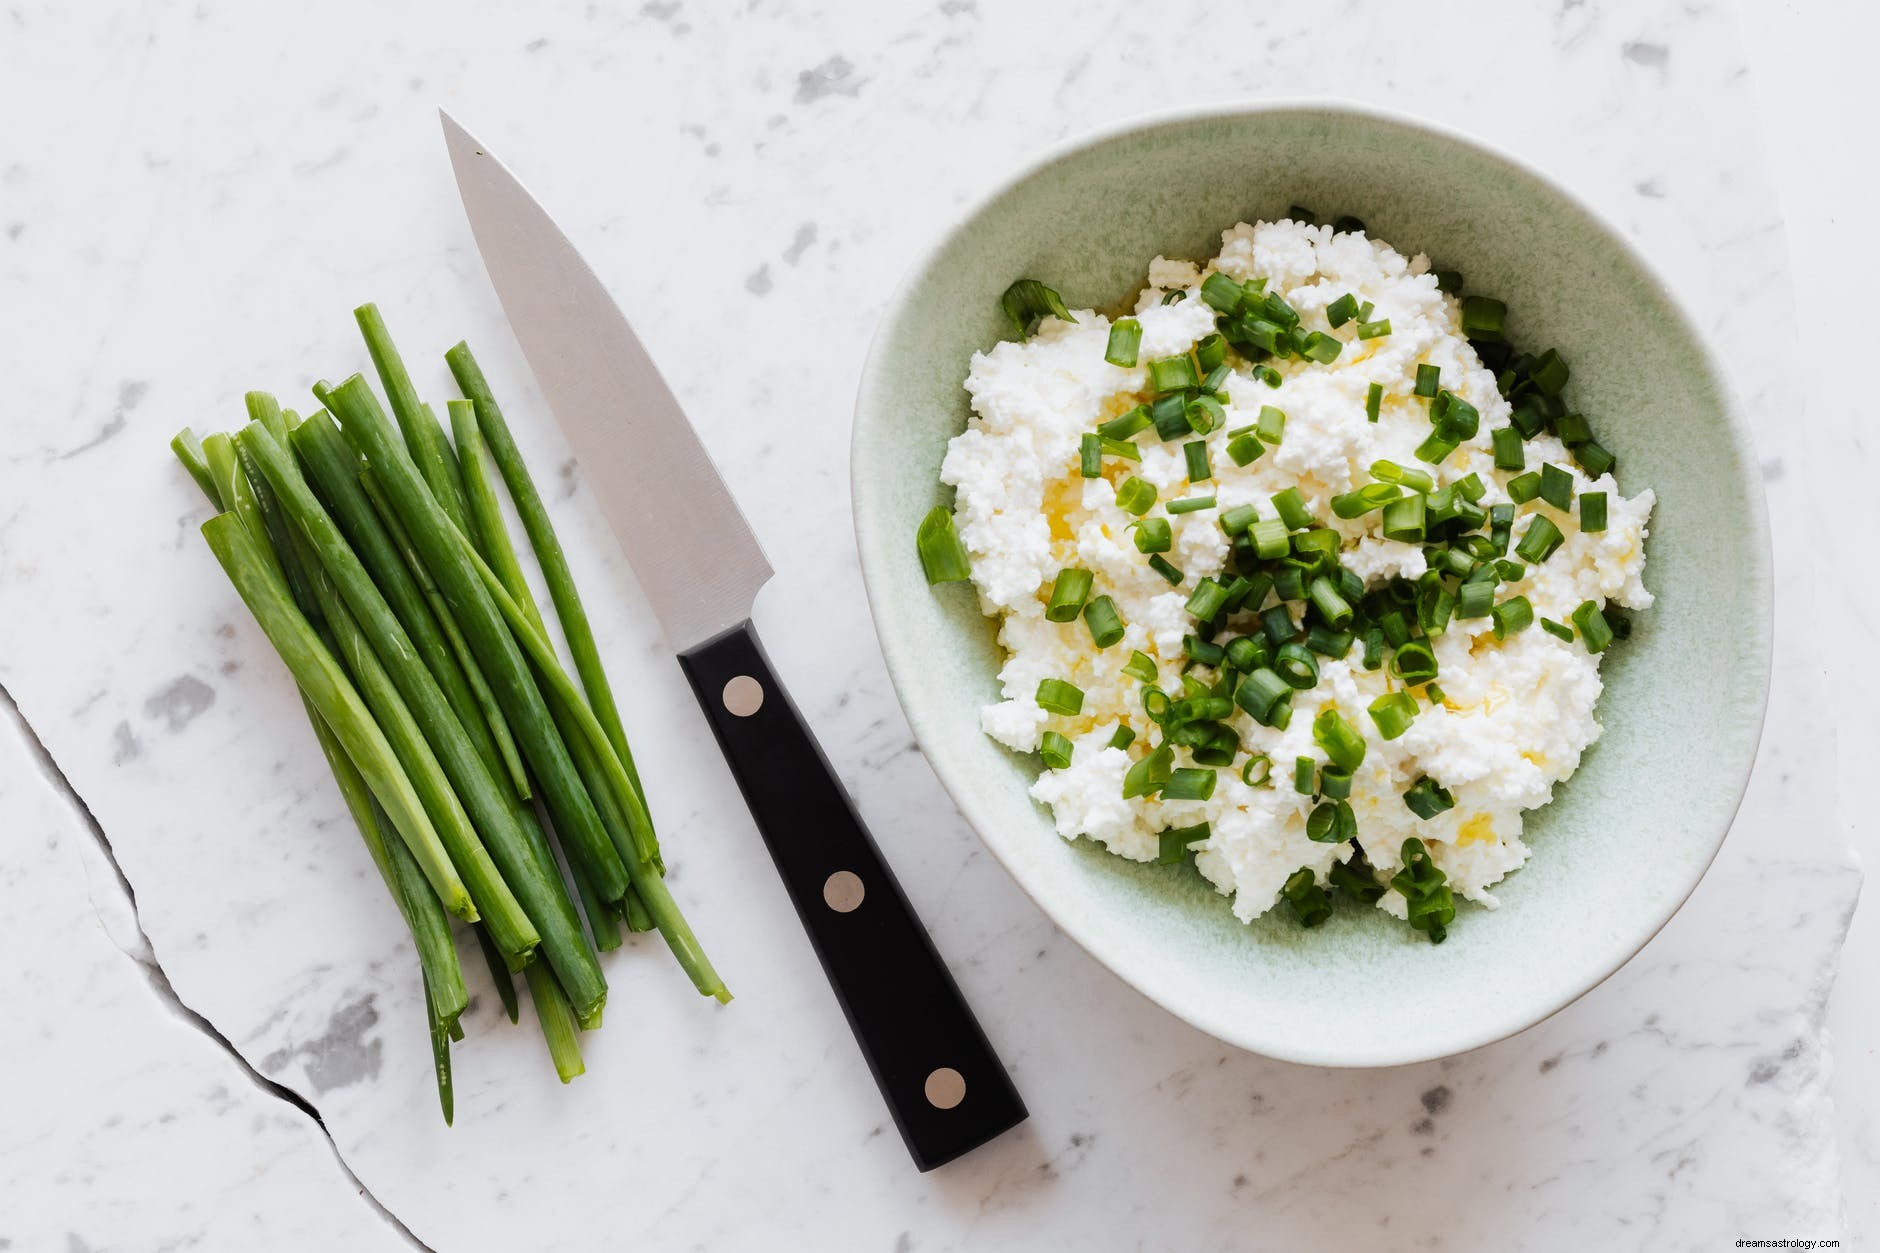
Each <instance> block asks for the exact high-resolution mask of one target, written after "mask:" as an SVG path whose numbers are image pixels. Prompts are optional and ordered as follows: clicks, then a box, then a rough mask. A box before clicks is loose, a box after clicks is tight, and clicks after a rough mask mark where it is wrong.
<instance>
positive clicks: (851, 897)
mask: <svg viewBox="0 0 1880 1253" xmlns="http://www.w3.org/2000/svg"><path fill="white" fill-rule="evenodd" d="M866 894H867V889H866V888H865V887H864V886H863V885H862V876H860V875H858V874H856V873H855V872H854V871H853V870H838V871H836V872H835V873H834V874H832V875H830V876H829V877H828V878H827V879H824V880H823V903H824V904H825V905H827V906H829V908H831V909H833V910H835V911H836V912H837V913H838V914H850V913H854V912H855V911H856V910H857V909H860V908H861V906H862V897H863V896H864V895H866Z"/></svg>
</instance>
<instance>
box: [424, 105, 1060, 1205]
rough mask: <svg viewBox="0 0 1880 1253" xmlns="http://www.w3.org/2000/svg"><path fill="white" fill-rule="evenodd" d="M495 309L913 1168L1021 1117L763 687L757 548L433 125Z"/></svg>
mask: <svg viewBox="0 0 1880 1253" xmlns="http://www.w3.org/2000/svg"><path fill="white" fill-rule="evenodd" d="M443 121H444V135H445V139H446V141H447V143H448V144H449V147H450V160H451V165H452V167H453V168H454V169H455V171H456V174H457V187H458V190H459V192H460V193H461V194H462V196H463V203H464V209H465V210H466V211H467V212H468V214H469V217H470V227H471V230H472V231H473V232H474V233H475V235H476V241H477V248H478V249H479V250H480V251H481V252H482V254H483V262H484V265H485V266H486V267H487V268H488V270H489V274H490V281H491V282H492V283H493V284H494V285H495V287H496V294H497V297H498V298H499V299H500V300H501V301H502V305H503V312H504V313H506V314H507V315H508V317H509V324H510V326H511V327H512V328H513V329H514V330H515V333H516V339H517V340H518V341H519V342H520V343H521V345H522V351H523V355H524V356H526V357H527V358H528V360H529V366H530V368H531V369H532V370H534V372H535V377H536V381H537V382H538V383H539V384H540V385H541V388H542V394H543V395H544V396H545V397H546V398H547V400H548V404H549V408H550V409H551V410H553V412H554V414H555V418H556V420H557V421H558V422H559V423H560V424H561V429H562V432H563V434H565V435H566V436H567V438H568V443H569V444H570V445H571V446H572V447H573V448H574V451H575V454H576V456H577V457H578V458H579V459H580V463H581V466H582V473H583V474H584V475H585V476H586V478H587V481H588V483H589V484H590V485H591V486H592V487H593V489H594V494H595V496H596V498H597V499H598V500H599V502H600V507H601V512H602V513H603V514H605V515H606V517H607V521H608V524H609V525H610V526H611V527H612V528H613V532H614V536H615V538H616V539H618V540H619V541H620V546H621V547H622V548H623V549H625V550H626V554H627V558H628V560H630V561H631V562H632V563H633V569H634V573H636V574H637V575H638V576H639V580H640V585H641V587H643V588H644V589H645V591H646V597H647V599H648V600H649V601H651V602H652V605H653V609H654V611H655V612H656V613H657V614H658V615H659V620H660V624H661V625H662V626H663V627H664V628H665V631H666V637H667V639H668V640H669V641H670V642H671V643H672V645H673V647H674V648H675V649H676V650H677V651H678V654H679V665H680V666H681V667H682V668H683V669H684V670H685V675H686V678H687V679H689V680H690V681H691V683H692V691H693V693H694V694H695V695H696V696H697V697H698V702H699V704H700V706H702V707H703V708H704V710H705V716H706V718H707V719H709V720H710V722H711V726H712V731H713V732H714V733H715V734H716V735H717V737H718V745H719V747H720V748H721V749H722V750H723V751H724V755H725V759H726V761H728V762H729V763H730V765H731V772H732V774H733V775H734V776H735V777H736V778H737V781H738V787H739V788H740V789H741V790H742V791H743V793H744V800H745V803H746V804H748V805H749V806H750V809H751V814H752V816H753V817H755V818H756V819H757V826H758V829H759V830H760V831H761V832H763V836H764V843H765V844H766V845H768V846H769V848H770V855H771V857H772V858H773V859H774V860H775V862H776V864H777V871H778V873H779V874H781V875H782V876H783V882H784V886H785V887H786V888H787V889H788V891H789V893H790V899H791V901H792V902H793V903H794V904H795V905H796V912H797V916H798V917H799V918H801V919H802V921H803V926H804V929H805V930H807V931H808V932H809V936H810V940H811V942H812V943H813V944H814V945H815V948H816V956H817V957H818V958H820V959H821V960H822V966H823V970H824V972H825V973H826V974H827V975H828V976H829V982H830V984H831V986H832V987H834V989H835V993H836V1000H837V1001H838V1002H839V1003H840V1004H841V1006H842V1012H843V1013H844V1014H845V1015H847V1017H848V1020H849V1027H850V1029H851V1030H852V1031H854V1033H855V1039H856V1042H857V1043H858V1044H860V1045H861V1048H862V1055H863V1056H864V1057H865V1058H866V1059H867V1061H868V1066H869V1069H870V1070H872V1071H873V1072H874V1076H875V1082H876V1083H877V1084H878V1085H880V1088H881V1093H882V1096H884V1097H885V1098H886V1099H887V1102H888V1108H889V1110H890V1111H891V1112H892V1113H893V1115H894V1122H895V1126H897V1127H899V1128H900V1131H901V1137H902V1139H904V1140H905V1141H906V1142H907V1148H908V1152H910V1153H911V1154H913V1157H914V1162H915V1164H916V1165H917V1166H919V1168H920V1169H921V1170H931V1169H933V1168H934V1167H935V1166H939V1165H941V1164H943V1163H945V1162H948V1161H951V1160H952V1159H953V1158H955V1157H958V1156H959V1155H960V1154H962V1153H964V1152H966V1151H968V1150H969V1149H973V1148H976V1147H978V1146H979V1145H981V1144H983V1143H985V1142H986V1141H987V1140H990V1139H992V1138H993V1137H994V1136H996V1135H998V1134H999V1133H1000V1132H1002V1131H1006V1130H1008V1129H1009V1128H1011V1127H1014V1126H1016V1125H1017V1124H1019V1123H1021V1122H1023V1121H1024V1120H1025V1105H1024V1102H1023V1101H1021V1100H1020V1099H1019V1095H1018V1091H1017V1089H1016V1088H1014V1087H1013V1086H1012V1081H1011V1079H1010V1078H1009V1077H1008V1076H1007V1074H1006V1072H1005V1067H1004V1066H1003V1065H1001V1064H1000V1062H999V1059H998V1057H997V1056H996V1055H994V1053H993V1051H992V1046H991V1044H989V1043H988V1042H987V1040H986V1035H985V1032H983V1031H981V1030H980V1027H979V1023H978V1021H977V1020H975V1019H974V1017H973V1013H972V1010H970V1009H969V1008H967V1005H966V1001H965V1000H964V998H962V997H961V996H960V991H959V988H958V987H957V986H955V985H954V982H953V978H952V976H951V975H949V974H948V973H947V968H946V966H945V964H944V963H942V962H941V960H940V955H939V954H938V953H937V952H935V951H934V947H933V941H932V940H931V939H929V938H928V935H927V931H926V928H924V927H923V926H921V924H920V920H919V919H918V918H917V917H915V915H914V910H913V907H912V906H911V905H909V904H908V901H907V897H906V896H905V895H904V894H903V893H902V891H901V886H900V884H898V883H896V882H895V879H894V875H893V874H892V873H891V872H890V871H889V870H888V866H887V863H886V862H884V861H883V860H882V857H881V852H880V850H879V849H877V848H876V847H875V842H874V840H873V839H872V838H871V837H870V836H869V834H868V832H867V831H866V830H865V829H864V828H863V826H862V823H861V819H860V818H859V817H858V816H857V815H856V813H855V808H854V806H853V805H852V804H850V802H849V798H848V796H847V794H846V793H844V791H843V790H842V785H841V784H840V783H838V782H837V781H836V777H835V775H834V773H833V772H832V771H831V770H830V769H829V762H828V759H827V758H825V757H824V756H823V753H822V750H821V748H819V747H818V746H817V744H816V741H815V739H814V738H813V737H812V736H811V735H810V733H809V729H808V728H807V727H806V726H804V724H803V719H802V716H801V715H800V714H798V713H797V710H796V706H795V704H794V703H793V702H792V701H791V700H790V697H789V694H788V693H787V692H785V691H784V690H783V686H782V685H781V684H780V683H778V682H777V679H776V676H775V675H774V674H772V673H771V669H770V662H769V660H768V659H767V658H766V657H765V655H764V650H763V648H762V646H761V645H759V643H758V642H757V632H756V631H755V629H753V627H752V626H751V621H750V615H751V604H752V601H753V600H754V599H755V598H756V596H757V590H758V589H759V588H760V587H762V586H763V585H764V582H765V581H766V580H767V579H769V578H770V574H771V570H770V563H769V562H768V561H766V560H765V559H764V553H763V550H762V549H761V548H760V547H758V543H757V537H756V536H755V535H753V534H752V533H751V528H750V525H749V523H747V522H746V521H745V520H744V515H743V514H742V513H741V512H740V511H739V509H738V505H737V502H736V501H735V500H733V499H732V498H731V492H730V490H729V489H728V488H726V486H725V483H724V480H723V479H721V478H720V477H719V476H718V471H717V470H716V469H715V468H714V467H713V465H712V461H711V457H710V456H709V455H708V454H707V453H706V451H705V448H704V446H703V445H702V444H700V443H699V439H698V436H697V434H696V433H695V432H694V431H693V429H692V425H691V423H689V422H687V421H686V417H685V414H684V413H683V412H681V411H680V409H679V402H678V401H677V400H675V399H674V398H673V395H672V391H671V389H669V388H668V387H667V386H666V382H665V380H664V379H662V378H661V377H660V375H659V370H658V368H657V367H655V366H654V364H653V360H652V358H651V357H649V356H648V355H647V353H646V349H645V348H643V347H641V345H640V341H639V339H638V337H636V336H635V335H634V333H633V328H632V327H630V326H629V325H627V319H626V317H625V316H624V315H623V314H622V313H621V312H620V309H619V306H617V305H616V304H615V303H614V301H613V298H612V297H610V296H609V295H608V294H607V289H606V288H605V287H603V286H602V285H601V282H600V280H599V279H598V278H596V277H595V275H594V271H593V270H591V269H590V268H589V267H588V264H587V262H585V261H583V260H582V259H581V254H580V253H578V252H576V251H575V247H574V245H573V244H571V243H570V242H569V241H568V238H567V236H565V235H564V234H562V232H561V229H560V228H559V227H557V226H556V225H555V223H554V221H553V219H551V218H550V217H549V216H548V214H547V213H545V212H544V211H543V210H542V207H541V206H540V205H539V204H537V203H536V201H535V198H534V197H533V196H531V195H530V194H529V193H528V191H527V190H526V189H525V188H524V187H523V186H522V184H521V183H519V182H517V181H516V179H515V177H514V176H513V175H512V174H510V172H509V171H508V169H507V168H505V167H504V165H503V164H502V162H500V161H498V160H497V159H496V158H495V157H493V156H491V155H490V153H489V150H488V149H486V148H485V147H483V145H482V144H480V143H478V142H477V141H476V140H475V139H474V138H472V137H471V135H470V134H469V133H468V132H467V131H465V130H464V129H463V127H461V126H459V125H458V124H457V122H456V120H455V119H454V118H452V117H451V116H450V115H449V114H448V113H445V114H443Z"/></svg>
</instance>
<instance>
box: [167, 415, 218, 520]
mask: <svg viewBox="0 0 1880 1253" xmlns="http://www.w3.org/2000/svg"><path fill="white" fill-rule="evenodd" d="M170 451H171V452H173V453H175V454H176V459H177V460H178V461H180V462H182V463H183V468H184V469H185V470H187V471H189V477H190V478H192V479H194V480H196V486H197V487H200V488H201V489H202V490H203V494H204V495H206V496H208V497H209V499H210V501H211V502H212V503H214V504H216V505H220V504H221V503H222V494H221V491H220V490H219V489H218V488H217V487H216V482H215V478H214V476H213V475H211V474H210V473H209V458H208V456H207V454H205V453H204V452H203V450H202V441H201V440H199V439H197V438H196V433H195V432H194V431H192V430H190V429H189V428H188V427H184V428H183V429H182V430H180V431H178V432H177V433H176V438H174V439H172V440H171V441H170Z"/></svg>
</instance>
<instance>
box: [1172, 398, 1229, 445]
mask: <svg viewBox="0 0 1880 1253" xmlns="http://www.w3.org/2000/svg"><path fill="white" fill-rule="evenodd" d="M1182 417H1183V418H1184V419H1186V420H1187V422H1188V429H1189V430H1191V431H1193V432H1194V433H1195V434H1197V435H1206V434H1207V433H1208V432H1209V431H1212V430H1213V429H1214V428H1215V427H1217V426H1220V425H1222V424H1224V423H1225V422H1226V421H1227V410H1226V409H1225V408H1223V407H1222V405H1221V402H1220V401H1219V400H1216V399H1215V398H1214V397H1212V396H1209V395H1207V394H1205V393H1204V394H1202V395H1199V396H1196V397H1195V398H1194V399H1193V400H1190V401H1189V402H1188V403H1187V404H1186V405H1184V406H1183V407H1182Z"/></svg>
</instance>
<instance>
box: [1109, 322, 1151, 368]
mask: <svg viewBox="0 0 1880 1253" xmlns="http://www.w3.org/2000/svg"><path fill="white" fill-rule="evenodd" d="M1141 347H1142V323H1140V322H1138V321H1136V319H1134V318H1118V319H1117V320H1116V323H1115V324H1114V325H1113V326H1111V327H1110V342H1109V344H1108V345H1107V346H1106V347H1105V348H1104V350H1103V359H1104V360H1105V361H1107V362H1109V363H1110V364H1111V365H1120V366H1123V367H1125V368H1127V367H1129V366H1133V365H1135V364H1136V351H1137V349H1139V348H1141Z"/></svg>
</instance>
